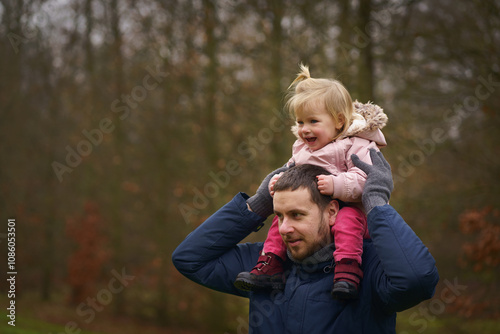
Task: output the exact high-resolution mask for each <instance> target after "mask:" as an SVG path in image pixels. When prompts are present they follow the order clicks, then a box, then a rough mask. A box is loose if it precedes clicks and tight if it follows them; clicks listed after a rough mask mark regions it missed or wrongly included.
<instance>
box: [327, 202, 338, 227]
mask: <svg viewBox="0 0 500 334" xmlns="http://www.w3.org/2000/svg"><path fill="white" fill-rule="evenodd" d="M327 209H328V216H329V217H330V221H329V225H330V227H331V226H333V224H334V223H335V220H336V219H337V214H338V213H339V210H340V208H339V202H338V201H337V200H331V201H330V203H329V204H328V208H327Z"/></svg>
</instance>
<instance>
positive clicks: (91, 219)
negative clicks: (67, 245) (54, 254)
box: [66, 201, 108, 304]
mask: <svg viewBox="0 0 500 334" xmlns="http://www.w3.org/2000/svg"><path fill="white" fill-rule="evenodd" d="M101 225H102V217H101V215H100V213H99V207H98V205H97V204H96V203H94V202H91V201H87V203H86V204H85V210H84V214H83V215H82V216H80V217H76V218H75V217H71V218H68V219H67V220H66V234H67V235H68V236H69V237H70V238H71V239H72V240H73V241H74V243H75V244H76V245H77V247H76V249H75V251H74V252H73V254H71V255H70V256H69V258H68V283H69V285H70V287H71V296H70V298H71V299H70V302H71V303H72V304H78V303H81V302H82V301H83V300H85V298H86V297H89V296H90V295H91V294H92V293H93V289H94V286H95V284H96V282H97V280H98V278H99V274H100V272H101V269H102V265H103V264H104V262H105V261H106V260H107V259H108V253H107V251H106V250H105V247H104V246H105V243H106V238H105V237H104V236H103V235H102V232H101V229H100V226H101Z"/></svg>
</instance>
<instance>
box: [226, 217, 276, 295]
mask: <svg viewBox="0 0 500 334" xmlns="http://www.w3.org/2000/svg"><path fill="white" fill-rule="evenodd" d="M285 259H286V246H285V243H284V242H283V239H281V235H280V233H279V225H278V217H274V219H273V223H272V225H271V227H270V228H269V232H268V233H267V238H266V241H265V242H264V248H263V250H262V254H261V255H260V256H259V259H258V260H257V263H256V265H255V267H254V268H253V269H252V270H251V271H250V272H241V273H239V274H238V276H236V280H235V282H234V285H235V286H236V287H237V288H238V289H241V290H258V289H269V288H271V289H276V290H282V289H283V288H284V286H285V276H284V275H283V272H284V267H283V264H284V262H285Z"/></svg>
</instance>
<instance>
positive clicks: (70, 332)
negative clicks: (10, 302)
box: [0, 312, 101, 334]
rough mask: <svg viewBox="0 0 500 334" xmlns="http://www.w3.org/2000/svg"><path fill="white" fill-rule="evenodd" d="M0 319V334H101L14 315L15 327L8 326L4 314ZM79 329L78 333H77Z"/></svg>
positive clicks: (2, 313)
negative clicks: (0, 320)
mask: <svg viewBox="0 0 500 334" xmlns="http://www.w3.org/2000/svg"><path fill="white" fill-rule="evenodd" d="M0 318H1V319H2V320H3V321H2V322H1V323H0V333H2V334H42V333H46V334H101V333H98V332H91V331H84V330H81V328H79V327H78V325H76V326H74V327H71V326H68V328H66V326H61V325H58V324H53V323H49V322H45V321H42V320H37V319H33V318H27V317H21V316H17V315H16V322H15V326H11V325H9V324H8V321H10V319H9V318H7V314H6V313H5V312H0ZM78 329H80V331H78Z"/></svg>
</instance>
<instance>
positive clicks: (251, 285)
mask: <svg viewBox="0 0 500 334" xmlns="http://www.w3.org/2000/svg"><path fill="white" fill-rule="evenodd" d="M234 286H235V287H237V288H238V289H240V290H243V291H259V290H283V289H285V283H281V282H259V283H257V284H256V283H255V281H252V280H250V279H247V278H244V277H240V278H237V279H236V281H235V282H234Z"/></svg>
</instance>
